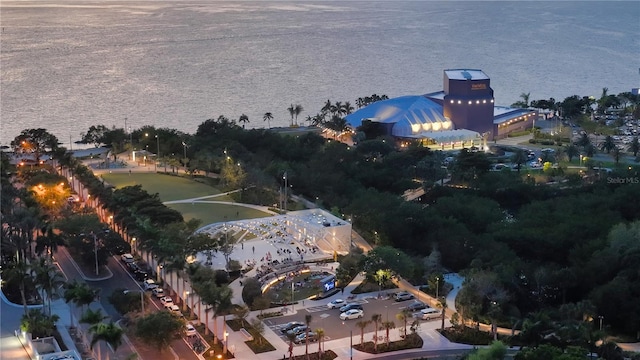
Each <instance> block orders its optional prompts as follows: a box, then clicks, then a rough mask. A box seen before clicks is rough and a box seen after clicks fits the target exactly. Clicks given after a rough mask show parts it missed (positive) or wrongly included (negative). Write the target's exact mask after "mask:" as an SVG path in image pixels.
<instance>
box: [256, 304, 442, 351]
mask: <svg viewBox="0 0 640 360" xmlns="http://www.w3.org/2000/svg"><path fill="white" fill-rule="evenodd" d="M337 298H340V296H333V297H331V298H329V299H324V300H319V301H311V300H307V303H306V304H305V305H306V306H307V307H306V308H305V309H300V310H298V311H297V313H296V314H294V315H291V316H282V317H277V318H269V319H265V320H264V323H265V325H266V326H268V327H269V328H271V329H272V330H273V331H274V332H275V333H276V334H277V335H279V336H280V337H281V338H282V340H283V341H285V342H288V339H287V336H286V335H285V334H283V333H282V332H281V329H282V328H283V327H284V326H285V325H286V324H287V323H288V322H291V321H299V322H301V323H304V320H305V316H306V315H311V316H312V319H311V325H310V327H311V330H312V331H313V330H315V329H317V328H322V329H324V332H325V339H324V340H325V341H329V340H335V339H340V338H345V337H349V332H350V331H351V330H352V331H353V336H354V342H355V343H358V342H359V341H360V340H359V336H360V328H359V327H358V326H356V323H357V322H358V321H360V320H371V316H372V315H373V314H376V313H377V314H380V315H381V316H382V319H381V321H387V319H388V320H389V321H393V322H394V323H395V325H396V329H395V330H392V331H398V330H397V329H400V328H402V327H403V326H404V323H403V322H401V321H400V320H398V319H396V314H398V313H399V312H401V311H402V309H404V308H405V307H407V306H409V305H411V304H412V303H414V301H415V300H407V301H401V302H396V301H394V300H393V298H389V299H376V298H369V297H367V298H366V299H356V300H353V301H349V302H354V303H358V304H361V305H362V307H363V309H364V317H363V318H362V319H354V320H345V321H342V320H340V318H339V316H340V310H339V309H329V308H328V307H327V303H328V302H329V301H331V300H334V299H337ZM411 321H413V320H410V321H408V322H407V326H409V324H410V323H411ZM430 321H431V322H433V321H439V320H430ZM424 322H427V321H425V320H421V323H424ZM372 331H374V326H373V325H371V324H370V325H368V326H367V328H366V329H365V333H367V332H372ZM407 331H408V330H407ZM300 345H304V342H302V343H301V344H300Z"/></svg>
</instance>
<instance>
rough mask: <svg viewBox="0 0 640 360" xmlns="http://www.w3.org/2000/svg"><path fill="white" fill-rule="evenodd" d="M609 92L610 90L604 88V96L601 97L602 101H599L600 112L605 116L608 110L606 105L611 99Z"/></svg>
mask: <svg viewBox="0 0 640 360" xmlns="http://www.w3.org/2000/svg"><path fill="white" fill-rule="evenodd" d="M608 92H609V88H606V87H605V88H602V95H600V99H598V112H600V113H601V114H604V112H605V110H607V108H606V105H607V98H608V97H609V95H608Z"/></svg>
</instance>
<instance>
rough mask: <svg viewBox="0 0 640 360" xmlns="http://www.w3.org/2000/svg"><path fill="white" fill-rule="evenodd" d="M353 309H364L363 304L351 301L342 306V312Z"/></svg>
mask: <svg viewBox="0 0 640 360" xmlns="http://www.w3.org/2000/svg"><path fill="white" fill-rule="evenodd" d="M352 309H357V310H364V309H363V308H362V305H360V304H356V303H350V304H347V305H345V306H343V307H341V308H340V313H343V312H347V311H349V310H352Z"/></svg>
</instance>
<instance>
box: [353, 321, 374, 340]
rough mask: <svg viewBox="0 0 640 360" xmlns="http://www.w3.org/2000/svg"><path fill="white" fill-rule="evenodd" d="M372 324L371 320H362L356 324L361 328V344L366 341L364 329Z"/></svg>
mask: <svg viewBox="0 0 640 360" xmlns="http://www.w3.org/2000/svg"><path fill="white" fill-rule="evenodd" d="M369 324H371V320H360V321H358V322H357V323H356V326H357V327H359V328H360V345H362V343H364V329H365V328H366V327H367V326H369Z"/></svg>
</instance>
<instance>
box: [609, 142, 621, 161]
mask: <svg viewBox="0 0 640 360" xmlns="http://www.w3.org/2000/svg"><path fill="white" fill-rule="evenodd" d="M611 156H612V157H613V161H615V162H616V166H617V165H618V164H619V163H620V157H621V156H622V151H621V150H620V148H619V147H617V146H615V145H614V147H613V150H612V151H611Z"/></svg>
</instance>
